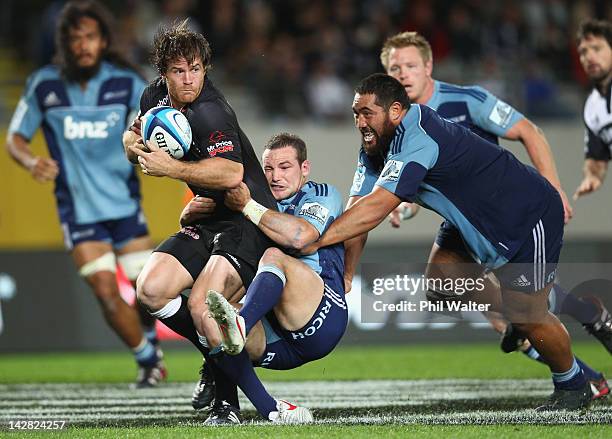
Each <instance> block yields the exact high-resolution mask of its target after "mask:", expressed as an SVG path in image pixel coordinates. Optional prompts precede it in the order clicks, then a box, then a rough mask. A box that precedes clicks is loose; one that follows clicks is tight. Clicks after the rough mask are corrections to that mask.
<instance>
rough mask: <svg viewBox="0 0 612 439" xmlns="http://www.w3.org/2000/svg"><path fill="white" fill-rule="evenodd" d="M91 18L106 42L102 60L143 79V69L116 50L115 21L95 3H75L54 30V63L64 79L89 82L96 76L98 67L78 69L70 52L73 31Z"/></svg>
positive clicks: (64, 11)
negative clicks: (136, 74) (85, 18)
mask: <svg viewBox="0 0 612 439" xmlns="http://www.w3.org/2000/svg"><path fill="white" fill-rule="evenodd" d="M84 17H87V18H91V19H93V20H96V21H97V22H98V26H99V28H100V33H101V35H102V38H104V40H105V41H106V48H105V49H104V50H103V51H102V55H101V60H104V61H109V62H111V63H113V64H115V65H118V66H119V67H125V68H128V69H131V70H134V71H135V72H136V73H138V74H139V75H140V76H143V75H142V72H141V71H140V69H139V68H138V67H137V66H136V65H135V64H133V63H132V62H130V61H129V60H128V59H127V58H126V57H125V56H124V55H123V54H122V53H121V51H120V50H119V49H118V48H117V46H116V42H115V38H114V37H115V35H116V32H115V31H114V20H113V18H112V16H111V14H110V12H109V11H108V10H107V9H106V8H105V7H104V6H103V5H101V4H100V3H98V2H96V1H94V0H80V1H79V0H73V1H70V2H68V3H66V5H65V6H64V8H63V9H62V12H61V13H60V16H59V19H58V21H57V24H56V27H55V47H56V51H55V56H54V58H53V63H54V64H56V65H57V66H58V67H59V69H60V71H61V73H62V76H64V77H65V78H66V79H68V80H70V81H78V80H83V79H89V77H91V76H93V75H94V74H95V73H96V72H97V70H98V68H99V65H97V66H96V67H95V69H94V70H93V71H91V72H85V71H84V69H81V68H79V67H78V66H77V65H76V62H75V61H74V56H73V55H72V52H71V51H70V30H71V29H74V28H76V27H77V26H78V24H79V21H80V20H81V19H82V18H84Z"/></svg>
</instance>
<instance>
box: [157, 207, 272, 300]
mask: <svg viewBox="0 0 612 439" xmlns="http://www.w3.org/2000/svg"><path fill="white" fill-rule="evenodd" d="M271 246H272V241H270V240H269V239H268V237H266V236H265V235H264V234H263V233H262V232H261V231H260V230H259V229H258V228H257V226H255V225H254V224H253V223H251V222H250V221H249V220H247V219H246V218H244V217H242V216H241V217H238V218H236V219H234V220H232V221H216V222H215V223H207V224H197V225H193V226H187V227H183V228H182V229H181V230H179V231H178V232H177V233H175V234H174V235H172V236H171V237H170V238H168V239H166V240H165V241H164V242H162V243H161V244H160V245H159V246H158V247H157V248H156V249H155V251H156V252H162V253H167V254H169V255H172V256H174V257H175V258H176V259H177V260H178V261H179V262H180V263H181V264H182V265H183V267H185V269H186V270H187V271H188V272H189V274H191V277H192V278H193V280H194V281H195V280H196V278H197V277H198V275H199V274H200V273H201V272H202V270H203V269H204V266H205V265H206V264H207V263H208V260H209V259H210V257H211V256H212V255H220V256H223V257H224V258H225V259H227V260H228V261H229V262H230V264H232V266H233V267H234V268H235V269H236V271H237V272H238V274H239V275H240V279H242V284H243V285H244V287H245V288H247V287H248V286H249V285H250V284H251V282H252V281H253V278H254V277H255V273H256V272H257V265H258V264H259V260H260V259H261V257H262V255H263V253H264V251H265V250H266V249H267V248H268V247H271Z"/></svg>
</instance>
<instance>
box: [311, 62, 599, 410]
mask: <svg viewBox="0 0 612 439" xmlns="http://www.w3.org/2000/svg"><path fill="white" fill-rule="evenodd" d="M353 112H354V115H355V125H356V127H357V129H358V130H359V131H360V133H361V136H362V148H361V151H360V155H359V164H358V168H357V171H356V172H355V178H354V182H353V187H352V189H351V197H352V200H351V202H352V205H351V207H350V208H349V209H347V211H346V212H345V213H344V214H343V215H342V216H341V217H340V218H339V219H337V220H336V221H335V222H334V223H333V224H332V225H331V226H330V227H329V229H328V230H327V232H325V234H324V235H323V236H322V237H321V239H320V240H319V241H317V242H316V243H315V245H313V246H312V248H311V249H309V250H314V249H317V248H319V247H322V246H326V245H331V244H334V243H337V242H342V241H345V240H347V239H350V238H356V237H359V236H360V235H362V234H366V233H367V232H368V231H370V230H372V229H373V228H375V227H376V226H377V225H378V224H380V222H382V221H383V220H384V218H385V216H386V215H387V214H389V213H391V212H392V211H393V209H395V208H396V207H397V206H398V205H399V204H400V202H401V201H402V200H408V201H413V202H418V203H419V204H421V205H422V206H427V207H428V208H429V209H431V210H433V211H435V212H437V213H438V214H440V215H441V216H443V217H444V218H445V219H446V220H447V221H449V222H450V221H452V223H453V225H454V226H455V227H457V230H459V233H460V238H461V239H462V240H463V241H464V242H465V245H466V247H467V248H468V249H469V252H470V254H472V255H474V260H477V261H478V262H479V265H480V270H482V271H484V270H485V268H486V269H487V270H488V271H491V272H493V273H494V274H495V276H496V278H497V279H498V280H499V283H500V286H501V300H502V308H501V309H503V313H504V317H505V318H506V319H508V320H509V321H510V322H511V323H512V324H513V325H515V327H516V328H517V330H519V331H520V332H521V333H522V334H524V335H525V336H526V338H528V340H529V341H530V343H531V344H532V345H533V346H534V347H535V348H536V349H537V350H538V351H539V352H540V353H541V355H542V356H543V357H544V358H545V360H546V363H547V364H548V365H549V367H550V369H551V372H552V377H553V383H554V386H555V391H554V392H553V394H552V395H551V396H550V398H549V400H548V401H547V402H546V403H545V404H544V405H543V406H541V407H540V409H541V410H561V409H581V408H584V407H586V406H588V405H589V403H590V401H591V398H592V396H593V392H592V390H591V387H590V385H589V383H588V381H587V380H586V377H585V374H584V372H583V370H582V368H581V367H580V366H579V365H578V363H577V362H576V359H575V358H574V355H573V354H572V351H571V346H570V340H569V335H568V334H567V331H566V330H565V327H564V326H563V325H562V324H561V322H560V321H559V320H558V319H557V318H556V317H555V316H554V315H553V314H551V313H550V312H548V295H549V292H550V289H551V287H552V280H553V279H554V275H555V271H556V266H557V262H558V258H559V253H560V251H561V246H562V237H563V216H564V215H563V203H562V201H561V197H560V196H559V195H558V192H557V190H556V188H554V187H553V186H552V185H551V184H550V183H549V182H548V181H547V180H546V179H544V178H543V177H542V176H541V175H539V174H537V172H536V171H535V170H534V169H533V168H531V167H528V166H526V165H524V164H522V163H521V162H519V161H518V160H517V159H516V158H515V157H514V156H512V154H510V153H509V152H508V151H506V150H504V149H503V148H500V147H499V146H496V145H494V144H493V143H491V142H488V141H486V140H484V139H482V138H481V137H480V136H477V135H475V134H473V133H472V132H470V131H469V130H467V129H465V128H463V127H460V126H458V125H457V124H454V123H451V122H448V121H447V120H445V119H443V118H441V117H440V116H439V115H438V114H437V113H436V112H435V111H433V110H431V109H430V108H428V107H426V106H424V105H418V104H412V105H411V104H410V101H409V98H408V97H407V95H406V93H405V90H404V88H403V86H402V84H401V83H400V82H399V81H397V80H396V79H394V78H392V77H390V76H387V75H383V74H374V75H371V76H369V77H367V78H365V79H364V80H363V81H362V82H361V83H360V84H359V85H358V87H357V88H356V89H355V99H354V101H353ZM527 193H528V194H529V197H527V196H525V194H527ZM365 239H366V238H365V237H364V238H363V239H362V240H361V242H364V243H365ZM351 244H352V245H353V248H352V249H350V250H351V254H349V249H348V248H347V260H348V259H349V258H352V260H351V263H352V264H353V266H354V264H355V263H356V260H357V259H358V258H359V256H360V254H361V251H362V249H363V246H358V245H356V244H354V243H351ZM357 244H359V243H357ZM345 245H346V243H345ZM448 265H449V264H447V265H445V266H444V268H446V267H447V266H448ZM438 268H440V265H438ZM450 268H451V272H450V275H448V274H447V273H446V272H445V271H444V269H443V268H442V269H440V273H436V274H435V275H434V276H433V277H438V278H442V279H448V278H456V277H457V276H455V273H453V272H452V269H453V268H454V267H450ZM470 277H471V278H475V277H478V276H477V274H476V273H470ZM517 280H520V282H517ZM434 293H436V294H437V295H442V296H446V297H452V296H453V295H454V293H453V292H452V291H450V292H445V291H439V292H438V291H436V292H434ZM428 297H429V296H428ZM430 300H431V299H430Z"/></svg>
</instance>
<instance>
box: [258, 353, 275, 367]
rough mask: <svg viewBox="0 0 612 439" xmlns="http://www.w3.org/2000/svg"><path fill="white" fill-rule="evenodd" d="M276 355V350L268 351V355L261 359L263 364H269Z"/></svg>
mask: <svg viewBox="0 0 612 439" xmlns="http://www.w3.org/2000/svg"><path fill="white" fill-rule="evenodd" d="M275 355H276V352H266V357H265V358H264V359H263V360H262V361H261V365H262V366H267V365H268V364H270V363H271V362H272V360H273V359H274V356H275Z"/></svg>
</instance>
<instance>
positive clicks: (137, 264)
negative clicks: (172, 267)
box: [117, 250, 153, 281]
mask: <svg viewBox="0 0 612 439" xmlns="http://www.w3.org/2000/svg"><path fill="white" fill-rule="evenodd" d="M151 253H153V251H152V250H142V251H138V252H132V253H126V254H124V255H121V256H119V257H118V258H117V261H119V264H121V268H123V272H124V273H125V275H126V277H127V278H128V280H130V281H135V280H136V279H137V278H138V275H139V274H140V272H141V271H142V269H143V268H144V266H145V264H146V263H147V260H148V259H149V256H151Z"/></svg>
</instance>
